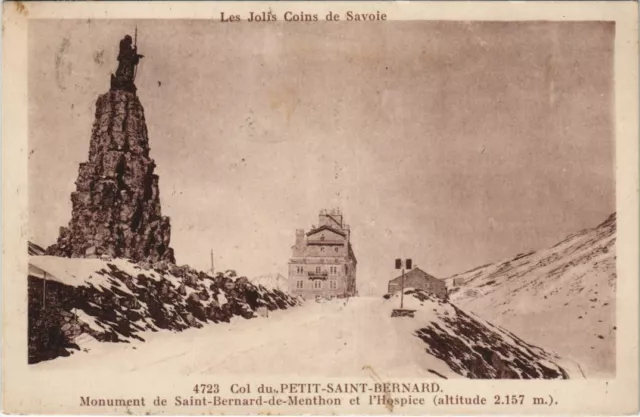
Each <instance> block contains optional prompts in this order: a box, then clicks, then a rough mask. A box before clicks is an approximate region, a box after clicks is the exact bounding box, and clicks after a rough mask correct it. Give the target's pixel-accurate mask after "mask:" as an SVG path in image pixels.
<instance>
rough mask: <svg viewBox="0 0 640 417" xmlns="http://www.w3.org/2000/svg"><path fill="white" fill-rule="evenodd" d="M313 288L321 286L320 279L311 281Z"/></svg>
mask: <svg viewBox="0 0 640 417" xmlns="http://www.w3.org/2000/svg"><path fill="white" fill-rule="evenodd" d="M313 288H322V281H318V280H316V281H314V282H313Z"/></svg>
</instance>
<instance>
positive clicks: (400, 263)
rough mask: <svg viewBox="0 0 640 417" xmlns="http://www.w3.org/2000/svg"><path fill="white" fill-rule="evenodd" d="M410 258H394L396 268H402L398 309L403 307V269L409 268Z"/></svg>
mask: <svg viewBox="0 0 640 417" xmlns="http://www.w3.org/2000/svg"><path fill="white" fill-rule="evenodd" d="M411 264H412V262H411V259H396V269H402V280H401V289H400V309H401V310H402V309H403V308H404V269H405V267H406V268H407V270H409V271H410V270H411V266H412V265H411Z"/></svg>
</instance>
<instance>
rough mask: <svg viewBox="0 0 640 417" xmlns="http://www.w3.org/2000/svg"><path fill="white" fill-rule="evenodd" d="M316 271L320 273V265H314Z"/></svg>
mask: <svg viewBox="0 0 640 417" xmlns="http://www.w3.org/2000/svg"><path fill="white" fill-rule="evenodd" d="M316 273H318V274H319V273H320V267H319V266H316Z"/></svg>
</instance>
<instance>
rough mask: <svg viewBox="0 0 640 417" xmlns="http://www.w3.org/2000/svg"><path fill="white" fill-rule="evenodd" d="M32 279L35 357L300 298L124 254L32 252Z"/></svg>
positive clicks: (253, 313) (144, 335)
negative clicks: (113, 256)
mask: <svg viewBox="0 0 640 417" xmlns="http://www.w3.org/2000/svg"><path fill="white" fill-rule="evenodd" d="M28 279H29V285H28V288H29V362H30V363H34V362H39V361H42V360H47V359H52V358H55V357H58V356H67V355H69V354H70V353H73V351H74V350H77V349H79V348H82V344H83V343H84V342H87V341H91V340H98V341H102V342H126V343H130V342H132V341H135V340H137V341H144V340H145V338H147V334H148V332H155V331H158V330H159V329H167V330H173V331H181V330H184V329H187V328H189V327H202V326H203V325H204V324H205V323H207V322H214V323H217V322H229V320H230V319H231V318H232V317H233V316H240V317H244V318H245V319H248V318H254V317H256V312H259V314H260V315H264V314H265V312H266V311H267V310H276V309H286V308H288V307H292V306H295V305H297V304H299V301H298V299H296V298H293V297H290V296H289V295H287V294H284V293H283V292H281V291H279V290H267V289H266V288H264V287H262V286H255V285H253V284H251V283H250V282H249V281H248V280H247V279H246V278H244V277H241V278H237V279H236V278H235V273H229V274H226V275H223V274H218V275H217V276H216V277H211V276H208V275H207V274H205V273H202V272H198V271H195V270H193V269H191V268H189V267H186V266H180V267H179V266H176V265H173V264H170V263H159V264H156V268H155V269H151V268H149V267H143V266H141V265H138V264H135V263H132V262H129V261H127V260H124V259H113V260H102V259H82V258H62V257H55V256H30V257H29V278H28ZM261 307H263V308H262V309H261Z"/></svg>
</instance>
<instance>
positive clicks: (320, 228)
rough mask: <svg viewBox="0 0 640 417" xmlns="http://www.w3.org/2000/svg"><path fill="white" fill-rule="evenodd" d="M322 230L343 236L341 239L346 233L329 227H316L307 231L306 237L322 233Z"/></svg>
mask: <svg viewBox="0 0 640 417" xmlns="http://www.w3.org/2000/svg"><path fill="white" fill-rule="evenodd" d="M323 230H330V231H332V232H333V233H337V234H339V235H340V236H343V237H344V236H346V233H344V232H343V231H341V230H338V229H334V228H333V227H331V226H327V225H324V226H320V227H316V228H315V229H311V230H309V231H308V232H307V236H311V235H314V234H316V233H318V232H321V231H323Z"/></svg>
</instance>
